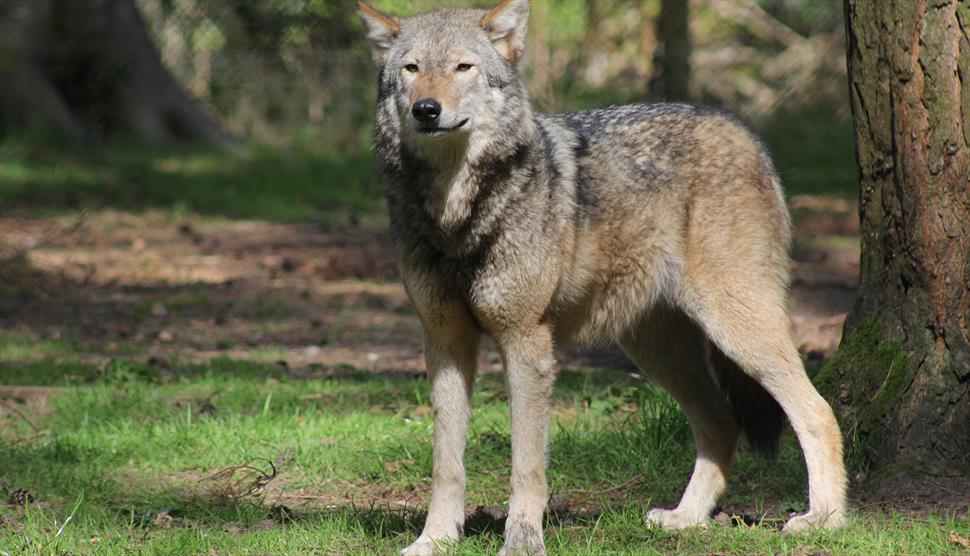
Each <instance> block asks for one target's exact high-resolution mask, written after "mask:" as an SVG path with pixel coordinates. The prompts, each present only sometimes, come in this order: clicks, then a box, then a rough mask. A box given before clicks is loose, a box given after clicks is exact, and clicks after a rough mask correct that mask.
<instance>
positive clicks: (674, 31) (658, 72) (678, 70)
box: [650, 0, 690, 101]
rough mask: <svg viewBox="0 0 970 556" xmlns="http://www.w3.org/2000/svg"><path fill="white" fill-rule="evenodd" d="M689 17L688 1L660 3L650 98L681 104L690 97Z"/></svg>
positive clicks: (667, 0) (665, 0) (662, 1)
mask: <svg viewBox="0 0 970 556" xmlns="http://www.w3.org/2000/svg"><path fill="white" fill-rule="evenodd" d="M689 14H690V8H689V2H688V0H661V3H660V17H658V18H657V50H656V51H655V52H654V62H653V67H654V76H653V79H652V80H651V83H650V94H651V95H652V96H653V97H654V98H657V99H661V100H670V101H683V100H688V97H689V96H690V90H689V88H690V28H689V25H688V23H689Z"/></svg>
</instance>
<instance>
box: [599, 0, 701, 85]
mask: <svg viewBox="0 0 970 556" xmlns="http://www.w3.org/2000/svg"><path fill="white" fill-rule="evenodd" d="M593 4H596V3H595V2H590V5H593ZM689 14H690V2H689V1H688V0H662V2H661V4H660V15H659V16H658V17H657V43H658V44H657V48H656V49H655V54H654V67H655V68H656V69H655V70H654V77H653V81H652V82H651V84H650V93H651V94H652V95H653V96H654V97H656V98H658V99H663V100H670V101H673V100H688V98H689V96H690V92H689V91H690V27H689V20H690V17H689Z"/></svg>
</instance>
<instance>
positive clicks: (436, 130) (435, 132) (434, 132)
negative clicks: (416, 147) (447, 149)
mask: <svg viewBox="0 0 970 556" xmlns="http://www.w3.org/2000/svg"><path fill="white" fill-rule="evenodd" d="M467 123H468V118H465V119H464V120H462V121H460V122H458V123H457V124H456V125H454V126H452V127H421V128H418V131H419V132H421V133H423V134H424V135H428V136H430V137H437V136H439V135H444V134H445V133H449V132H452V131H455V130H456V129H458V128H460V127H462V126H464V125H465V124H467Z"/></svg>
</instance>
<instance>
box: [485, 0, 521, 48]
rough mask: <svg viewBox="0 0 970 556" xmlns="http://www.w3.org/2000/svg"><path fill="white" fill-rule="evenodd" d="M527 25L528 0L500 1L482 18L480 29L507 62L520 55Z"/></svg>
mask: <svg viewBox="0 0 970 556" xmlns="http://www.w3.org/2000/svg"><path fill="white" fill-rule="evenodd" d="M528 23H529V0H502V1H501V2H500V3H499V5H498V6H495V7H494V8H492V9H491V10H489V11H488V13H487V14H485V17H483V18H482V21H481V26H482V29H484V30H485V32H486V33H488V37H489V38H490V39H492V44H493V45H495V49H496V50H498V51H499V54H501V55H502V56H503V57H505V59H506V60H508V61H509V62H515V61H516V60H518V59H519V56H521V55H522V48H523V47H524V46H525V30H526V27H528Z"/></svg>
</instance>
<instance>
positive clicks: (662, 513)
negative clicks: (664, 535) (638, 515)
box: [647, 508, 708, 529]
mask: <svg viewBox="0 0 970 556" xmlns="http://www.w3.org/2000/svg"><path fill="white" fill-rule="evenodd" d="M707 519H708V518H707V516H702V517H698V516H696V515H692V514H688V513H687V512H685V511H683V510H663V509H661V508H654V509H652V510H650V511H649V512H647V524H648V525H649V524H656V525H659V526H661V527H663V528H664V529H686V528H687V527H698V526H703V525H707Z"/></svg>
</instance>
